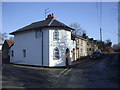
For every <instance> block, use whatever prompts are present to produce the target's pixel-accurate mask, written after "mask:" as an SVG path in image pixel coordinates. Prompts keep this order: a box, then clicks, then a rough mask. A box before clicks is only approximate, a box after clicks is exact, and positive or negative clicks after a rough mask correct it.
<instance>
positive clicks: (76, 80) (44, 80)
mask: <svg viewBox="0 0 120 90" xmlns="http://www.w3.org/2000/svg"><path fill="white" fill-rule="evenodd" d="M118 58H120V55H119V54H109V55H105V56H104V57H103V58H101V59H98V60H86V61H85V62H82V63H81V61H78V62H77V63H78V64H77V65H76V66H74V67H71V68H69V69H68V68H44V67H31V66H20V65H12V64H5V65H3V69H2V71H3V72H2V86H3V88H51V87H55V88H119V86H120V78H119V74H120V73H119V67H118V66H119V65H120V63H119V64H118V60H119V59H118Z"/></svg>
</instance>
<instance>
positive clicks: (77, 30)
mask: <svg viewBox="0 0 120 90" xmlns="http://www.w3.org/2000/svg"><path fill="white" fill-rule="evenodd" d="M70 27H71V28H73V29H75V31H74V33H75V34H78V35H82V34H83V33H86V31H85V30H83V28H81V27H80V24H77V23H72V24H70Z"/></svg>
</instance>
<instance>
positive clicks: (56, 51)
mask: <svg viewBox="0 0 120 90" xmlns="http://www.w3.org/2000/svg"><path fill="white" fill-rule="evenodd" d="M53 55H54V59H60V53H59V49H58V48H57V47H56V48H55V49H54V51H53Z"/></svg>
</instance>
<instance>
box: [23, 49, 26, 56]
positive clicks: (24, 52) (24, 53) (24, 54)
mask: <svg viewBox="0 0 120 90" xmlns="http://www.w3.org/2000/svg"><path fill="white" fill-rule="evenodd" d="M23 57H26V50H25V49H23Z"/></svg>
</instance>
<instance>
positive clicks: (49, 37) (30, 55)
mask: <svg viewBox="0 0 120 90" xmlns="http://www.w3.org/2000/svg"><path fill="white" fill-rule="evenodd" d="M72 31H73V29H72V28H70V27H68V26H67V25H65V24H63V23H61V22H59V21H58V20H56V19H55V17H54V15H53V14H52V15H48V17H47V18H46V19H45V20H43V21H39V22H35V23H32V24H30V25H28V26H26V27H23V28H21V29H19V30H17V31H15V32H12V33H10V34H12V35H14V45H13V46H12V47H11V50H10V52H11V55H10V62H11V63H15V64H25V65H36V66H48V67H59V66H67V65H71V62H72V61H73V60H72V50H73V49H75V47H76V42H75V41H73V40H71V32H72ZM75 56H76V55H75Z"/></svg>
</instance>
